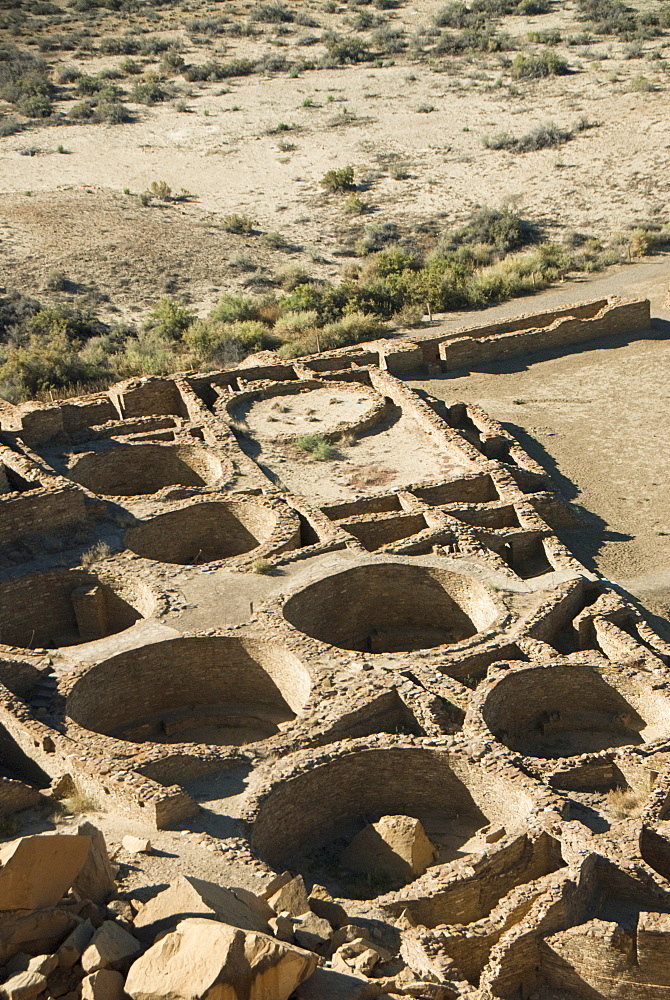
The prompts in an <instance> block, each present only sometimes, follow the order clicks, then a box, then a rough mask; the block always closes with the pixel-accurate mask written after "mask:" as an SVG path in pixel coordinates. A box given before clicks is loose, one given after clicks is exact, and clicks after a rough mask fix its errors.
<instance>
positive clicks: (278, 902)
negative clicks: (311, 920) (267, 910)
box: [268, 875, 309, 917]
mask: <svg viewBox="0 0 670 1000" xmlns="http://www.w3.org/2000/svg"><path fill="white" fill-rule="evenodd" d="M268 903H269V904H270V906H271V907H272V909H273V910H275V911H276V912H277V913H290V914H291V916H292V917H299V916H300V914H301V913H307V911H308V910H309V899H308V897H307V890H306V889H305V883H304V881H303V878H302V875H297V876H296V877H295V878H292V879H291V881H290V882H287V883H286V884H285V885H283V886H282V887H281V889H280V890H279V891H278V892H275V894H274V895H273V896H270V898H269V899H268Z"/></svg>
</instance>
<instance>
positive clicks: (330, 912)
mask: <svg viewBox="0 0 670 1000" xmlns="http://www.w3.org/2000/svg"><path fill="white" fill-rule="evenodd" d="M309 908H310V910H311V911H312V912H313V913H316V915H317V917H323V919H324V920H327V921H328V923H329V924H331V926H332V927H338V928H339V927H344V925H345V924H348V923H349V915H348V914H347V911H346V910H345V908H344V907H343V906H342V904H341V903H337V902H335V900H334V899H333V897H332V896H331V894H330V893H329V892H328V890H327V889H326V888H325V886H322V885H318V883H316V882H315V883H314V885H313V886H312V891H311V892H310V894H309Z"/></svg>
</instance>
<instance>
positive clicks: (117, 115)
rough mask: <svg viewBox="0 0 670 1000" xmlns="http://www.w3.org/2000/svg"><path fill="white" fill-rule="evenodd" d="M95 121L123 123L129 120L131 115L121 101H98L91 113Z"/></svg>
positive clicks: (113, 123)
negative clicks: (93, 111)
mask: <svg viewBox="0 0 670 1000" xmlns="http://www.w3.org/2000/svg"><path fill="white" fill-rule="evenodd" d="M93 117H94V119H95V121H97V122H103V123H104V124H106V125H123V123H124V122H129V121H131V115H130V113H129V111H128V109H127V108H126V106H125V105H124V104H122V103H121V101H100V102H99V104H98V105H97V107H96V109H95V113H94V115H93Z"/></svg>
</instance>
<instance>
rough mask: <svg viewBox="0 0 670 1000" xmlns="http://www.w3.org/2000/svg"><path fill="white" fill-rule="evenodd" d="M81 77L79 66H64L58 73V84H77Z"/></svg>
mask: <svg viewBox="0 0 670 1000" xmlns="http://www.w3.org/2000/svg"><path fill="white" fill-rule="evenodd" d="M81 76H82V72H81V70H80V69H79V68H78V67H77V66H63V68H62V69H60V70H59V72H58V82H59V83H76V82H77V80H79V79H80V77H81Z"/></svg>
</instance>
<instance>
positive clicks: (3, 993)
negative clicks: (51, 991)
mask: <svg viewBox="0 0 670 1000" xmlns="http://www.w3.org/2000/svg"><path fill="white" fill-rule="evenodd" d="M46 985H47V977H46V976H43V975H42V973H41V972H18V973H17V974H16V975H15V976H12V977H11V979H8V980H7V982H6V983H3V985H2V986H0V997H2V1000H34V998H35V997H37V996H39V995H40V993H42V992H43V991H44V989H45V987H46Z"/></svg>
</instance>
